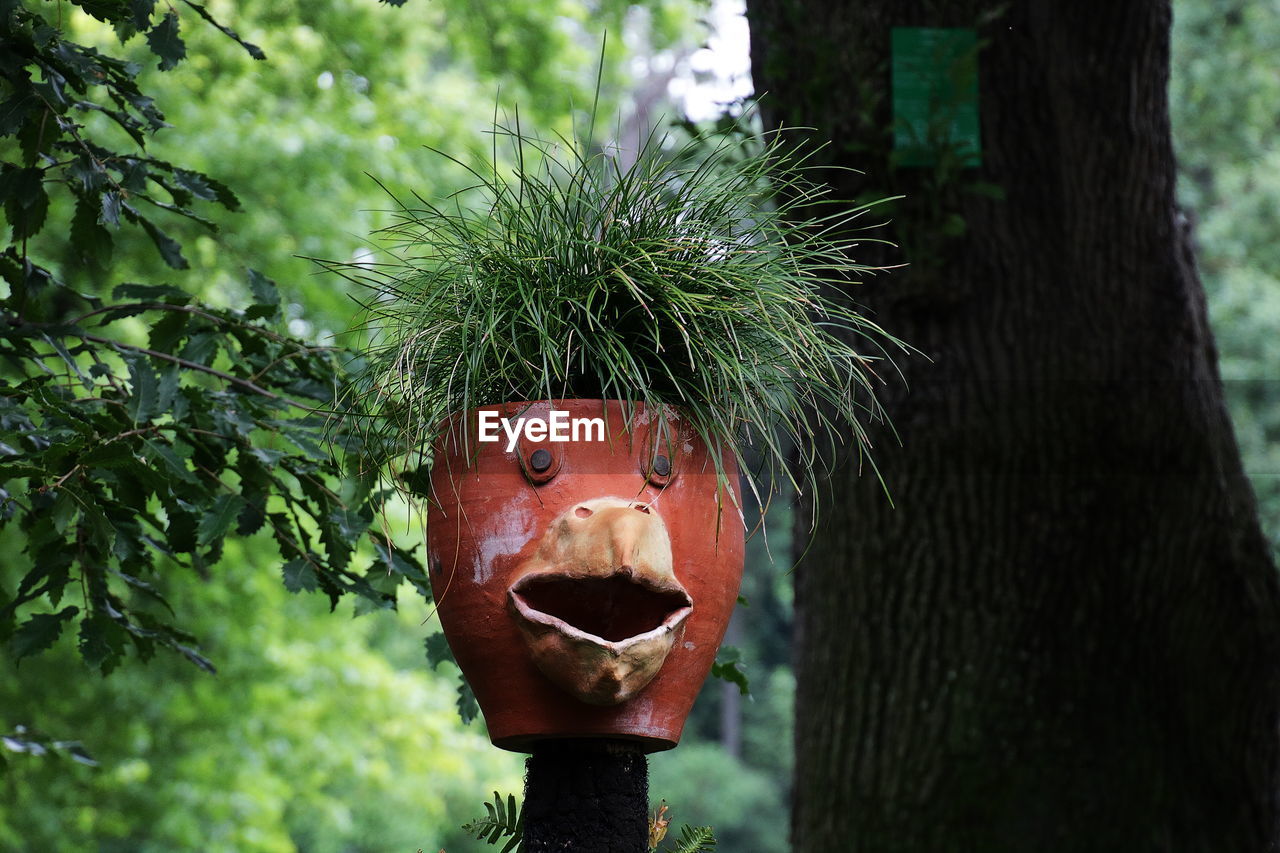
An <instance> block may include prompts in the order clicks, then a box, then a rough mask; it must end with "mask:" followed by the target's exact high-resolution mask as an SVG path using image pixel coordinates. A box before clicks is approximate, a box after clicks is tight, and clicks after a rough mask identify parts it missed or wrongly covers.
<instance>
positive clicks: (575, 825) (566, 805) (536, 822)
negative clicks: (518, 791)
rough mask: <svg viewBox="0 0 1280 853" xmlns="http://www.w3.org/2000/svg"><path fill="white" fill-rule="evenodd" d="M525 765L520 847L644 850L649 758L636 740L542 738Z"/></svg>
mask: <svg viewBox="0 0 1280 853" xmlns="http://www.w3.org/2000/svg"><path fill="white" fill-rule="evenodd" d="M526 768H527V772H526V775H525V794H524V844H523V847H522V848H521V849H522V850H523V851H524V853H552V851H556V853H559V851H565V850H570V851H575V853H646V851H647V850H648V841H649V763H648V761H647V760H646V759H645V757H644V753H642V752H641V751H640V750H639V749H638V748H637V747H636V746H634V745H632V744H630V743H627V742H625V741H613V740H559V741H547V742H546V743H543V744H539V745H538V746H537V747H535V749H534V752H533V754H532V755H531V756H529V760H528V763H527V764H526Z"/></svg>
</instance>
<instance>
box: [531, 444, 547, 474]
mask: <svg viewBox="0 0 1280 853" xmlns="http://www.w3.org/2000/svg"><path fill="white" fill-rule="evenodd" d="M529 467H530V468H532V469H533V470H535V471H537V472H538V473H539V474H541V473H542V472H543V471H545V470H547V469H548V468H550V467H551V451H549V450H542V449H539V450H535V451H533V454H532V455H531V456H530V457H529Z"/></svg>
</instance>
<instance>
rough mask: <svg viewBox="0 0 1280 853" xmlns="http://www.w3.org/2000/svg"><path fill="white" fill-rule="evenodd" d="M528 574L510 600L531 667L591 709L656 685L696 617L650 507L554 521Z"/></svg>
mask: <svg viewBox="0 0 1280 853" xmlns="http://www.w3.org/2000/svg"><path fill="white" fill-rule="evenodd" d="M520 572H521V573H522V574H521V577H520V578H519V579H518V580H517V581H516V582H515V583H514V584H512V586H511V589H510V592H509V594H508V600H509V601H510V604H511V610H512V615H513V616H514V617H515V620H516V624H517V625H518V626H519V628H520V632H521V634H523V635H524V638H525V642H526V643H527V644H528V646H529V650H530V652H531V653H532V655H533V662H534V663H535V664H536V665H537V667H538V669H540V670H542V672H543V674H544V675H546V676H547V677H548V678H550V679H551V680H552V681H554V682H555V683H556V684H558V685H560V686H561V687H562V688H564V689H565V690H567V691H568V692H569V693H570V694H571V695H573V696H576V697H577V698H578V699H581V700H582V701H583V702H587V703H589V704H592V705H616V704H618V703H619V702H625V701H626V700H628V699H630V698H631V697H632V696H634V695H635V694H636V693H637V692H638V691H639V690H640V689H641V688H643V687H644V686H645V685H646V684H648V683H649V682H650V681H651V680H652V679H653V677H654V676H655V675H657V674H658V669H659V668H660V667H661V666H662V664H663V662H664V661H665V660H666V659H667V653H668V652H670V651H671V646H672V644H673V643H674V642H675V640H676V637H677V636H678V635H679V634H680V633H682V631H681V629H683V627H684V622H685V619H686V618H688V616H689V614H690V613H691V612H693V600H692V599H690V598H689V593H688V592H686V591H685V588H684V587H683V586H681V585H680V582H679V581H678V580H677V579H676V577H675V575H674V574H673V573H672V570H671V540H670V538H669V537H668V536H667V528H666V525H665V524H663V522H662V518H661V517H660V516H658V514H657V513H656V512H654V511H653V509H652V508H650V507H649V506H648V505H647V504H643V503H633V502H629V501H626V500H622V499H620V498H613V497H606V498H595V499H593V500H588V501H582V502H581V503H579V504H578V505H577V506H575V507H573V508H572V509H569V510H566V511H565V512H563V513H561V514H560V516H559V517H557V518H556V519H555V520H554V521H552V522H551V526H550V527H549V528H548V529H547V532H546V533H545V534H544V535H543V537H542V540H541V542H540V543H539V545H538V550H537V551H536V552H535V553H534V555H533V558H532V559H531V560H529V561H527V562H525V563H524V564H522V565H521V567H520Z"/></svg>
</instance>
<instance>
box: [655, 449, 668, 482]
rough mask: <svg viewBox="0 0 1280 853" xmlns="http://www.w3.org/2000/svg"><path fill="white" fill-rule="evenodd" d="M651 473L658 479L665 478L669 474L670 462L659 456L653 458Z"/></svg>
mask: <svg viewBox="0 0 1280 853" xmlns="http://www.w3.org/2000/svg"><path fill="white" fill-rule="evenodd" d="M653 473H655V474H657V475H658V476H659V477H667V476H670V474H671V460H670V459H668V458H667V457H665V456H662V455H661V454H660V455H658V456H655V457H654V458H653Z"/></svg>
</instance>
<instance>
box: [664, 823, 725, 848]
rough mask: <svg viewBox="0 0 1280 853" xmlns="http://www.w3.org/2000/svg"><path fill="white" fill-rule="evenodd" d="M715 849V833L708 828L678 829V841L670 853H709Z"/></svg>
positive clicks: (687, 827)
mask: <svg viewBox="0 0 1280 853" xmlns="http://www.w3.org/2000/svg"><path fill="white" fill-rule="evenodd" d="M715 849H716V836H715V832H714V831H713V830H712V828H711V827H709V826H697V827H694V826H687V825H686V826H682V827H680V841H679V842H678V843H677V844H676V849H675V850H673V851H672V853H711V851H713V850H715Z"/></svg>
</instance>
